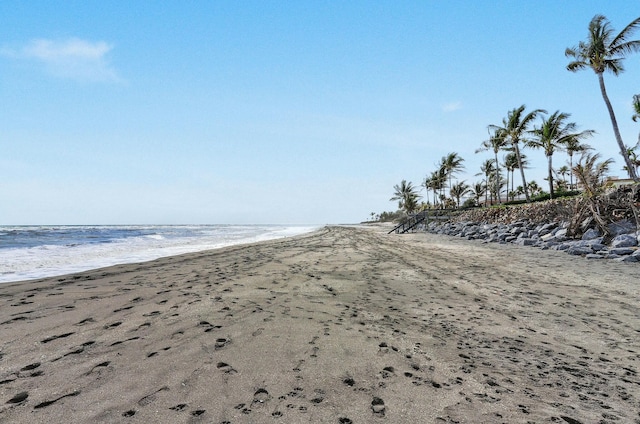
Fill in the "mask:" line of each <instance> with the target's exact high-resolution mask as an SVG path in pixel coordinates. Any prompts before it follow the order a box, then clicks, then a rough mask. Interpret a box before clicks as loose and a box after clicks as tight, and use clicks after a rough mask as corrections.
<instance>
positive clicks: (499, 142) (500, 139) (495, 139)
mask: <svg viewBox="0 0 640 424" xmlns="http://www.w3.org/2000/svg"><path fill="white" fill-rule="evenodd" d="M491 130H492V128H488V131H489V139H488V140H485V141H483V142H482V145H481V147H480V148H479V149H477V150H476V153H479V152H483V151H485V150H493V154H494V156H495V172H496V176H495V181H496V182H497V181H499V180H500V179H499V178H498V174H499V173H500V164H499V162H498V152H499V151H500V150H503V149H505V148H506V147H507V141H506V139H505V133H504V131H499V130H495V129H494V130H493V134H491ZM508 185H509V184H507V186H508ZM496 191H497V192H498V203H500V202H501V199H500V190H496Z"/></svg>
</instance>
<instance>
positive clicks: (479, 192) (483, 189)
mask: <svg viewBox="0 0 640 424" xmlns="http://www.w3.org/2000/svg"><path fill="white" fill-rule="evenodd" d="M486 193H487V186H486V185H485V184H483V183H475V184H474V185H473V187H471V191H470V194H471V195H472V196H473V199H474V200H475V201H476V205H480V199H481V198H482V196H485V195H486Z"/></svg>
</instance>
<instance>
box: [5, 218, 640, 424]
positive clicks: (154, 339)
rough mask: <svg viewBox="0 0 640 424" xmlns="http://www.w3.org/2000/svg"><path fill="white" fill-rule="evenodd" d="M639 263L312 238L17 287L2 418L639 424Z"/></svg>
mask: <svg viewBox="0 0 640 424" xmlns="http://www.w3.org/2000/svg"><path fill="white" fill-rule="evenodd" d="M639 285H640V267H638V266H637V265H633V264H631V265H628V264H620V263H614V262H611V261H606V262H605V261H587V260H584V259H581V258H573V257H569V256H567V255H565V254H563V253H559V252H545V251H540V250H537V249H532V248H521V247H517V246H502V245H485V244H480V243H475V242H466V241H463V240H460V239H451V238H444V237H439V236H434V235H426V234H416V235H408V236H399V235H395V234H394V235H387V234H385V233H384V232H383V230H382V229H379V228H378V229H375V228H374V229H371V228H364V229H363V228H343V227H330V228H326V229H323V230H321V231H318V232H316V233H313V234H311V235H307V236H302V237H296V238H291V239H284V240H277V241H270V242H265V243H259V244H253V245H247V246H236V247H230V248H225V249H221V250H217V251H211V252H202V253H195V254H188V255H183V256H177V257H171V258H165V259H160V260H157V261H153V262H148V263H143V264H135V265H122V266H116V267H111V268H106V269H101V270H95V271H90V272H84V273H80V274H76V275H72V276H65V277H59V278H50V279H45V280H40V281H37V282H28V283H19V284H3V285H0V335H1V338H0V422H7V423H47V424H50V423H58V422H73V423H83V422H86V423H96V422H97V423H150V422H154V423H198V422H203V423H223V422H228V423H307V422H308V423H383V422H390V423H418V422H424V423H502V422H504V423H527V422H535V423H570V424H575V423H585V424H586V423H598V422H602V423H640V415H639V411H640V376H639V375H638V371H639V365H640V290H639V288H638V287H639Z"/></svg>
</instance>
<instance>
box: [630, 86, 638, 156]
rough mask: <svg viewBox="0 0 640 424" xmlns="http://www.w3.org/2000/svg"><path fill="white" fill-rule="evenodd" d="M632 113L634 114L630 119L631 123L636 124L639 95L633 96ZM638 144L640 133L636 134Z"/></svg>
mask: <svg viewBox="0 0 640 424" xmlns="http://www.w3.org/2000/svg"><path fill="white" fill-rule="evenodd" d="M633 111H634V114H633V116H632V117H631V119H633V122H637V121H638V119H640V94H634V95H633ZM638 144H640V133H639V134H638Z"/></svg>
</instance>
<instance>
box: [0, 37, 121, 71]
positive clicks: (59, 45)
mask: <svg viewBox="0 0 640 424" xmlns="http://www.w3.org/2000/svg"><path fill="white" fill-rule="evenodd" d="M112 49H113V46H112V45H111V44H108V43H106V42H104V41H97V42H92V41H87V40H81V39H79V38H69V39H65V40H47V39H36V40H31V41H30V42H29V43H27V44H26V45H24V46H23V47H21V48H19V49H17V50H16V49H7V48H5V49H2V50H1V51H0V52H1V53H2V54H3V55H4V56H8V57H13V58H22V59H29V60H34V61H37V62H39V63H42V64H43V65H44V66H45V67H46V69H47V71H48V72H50V73H51V74H52V75H54V76H56V77H60V78H70V79H76V80H81V81H94V82H119V81H122V80H121V78H120V77H119V76H118V73H117V72H116V70H115V69H114V68H113V67H112V66H111V65H110V64H109V61H108V60H107V54H108V53H109V52H110V51H111V50H112Z"/></svg>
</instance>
